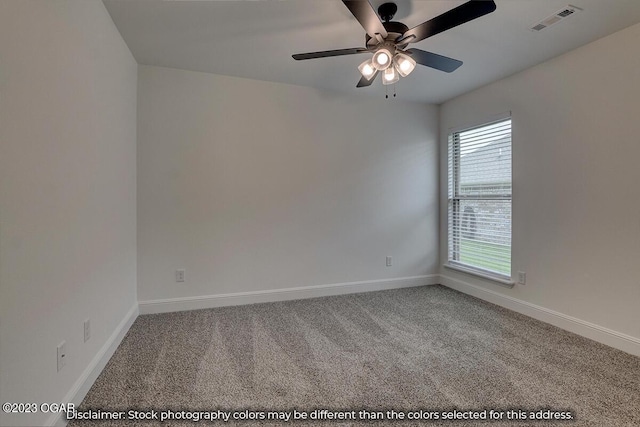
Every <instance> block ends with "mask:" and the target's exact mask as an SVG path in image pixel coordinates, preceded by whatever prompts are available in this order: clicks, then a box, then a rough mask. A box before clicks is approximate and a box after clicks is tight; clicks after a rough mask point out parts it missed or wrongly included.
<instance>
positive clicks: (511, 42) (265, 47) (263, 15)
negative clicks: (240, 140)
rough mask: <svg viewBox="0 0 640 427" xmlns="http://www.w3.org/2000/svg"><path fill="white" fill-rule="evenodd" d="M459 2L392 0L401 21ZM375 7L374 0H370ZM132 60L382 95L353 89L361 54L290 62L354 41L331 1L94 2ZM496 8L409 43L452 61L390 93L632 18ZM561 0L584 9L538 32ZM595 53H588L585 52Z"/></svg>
mask: <svg viewBox="0 0 640 427" xmlns="http://www.w3.org/2000/svg"><path fill="white" fill-rule="evenodd" d="M464 2H465V1H459V0H446V1H441V0H438V1H437V0H422V1H418V0H413V1H411V0H396V3H397V4H398V8H399V11H398V13H397V15H396V17H395V19H394V20H399V21H402V22H404V23H405V24H407V25H408V26H409V27H410V28H411V27H413V26H415V25H418V24H420V23H422V22H424V21H426V20H428V19H431V18H433V17H435V16H437V15H439V14H441V13H443V12H445V11H447V10H449V9H451V8H453V7H456V6H458V5H460V4H462V3H464ZM371 3H372V4H373V5H374V7H376V9H377V6H378V5H379V4H381V3H384V1H383V0H372V1H371ZM104 4H105V6H106V7H107V9H108V11H109V13H110V14H111V16H112V18H113V20H114V22H115V24H116V26H117V27H118V29H119V31H120V33H121V34H122V36H123V38H124V40H125V41H126V43H127V45H128V46H129V48H130V49H131V51H132V53H133V55H134V56H135V58H136V60H137V61H138V62H139V63H140V64H147V65H157V66H162V67H171V68H179V69H184V70H192V71H204V72H209V73H215V74H223V75H229V76H237V77H246V78H250V79H257V80H266V81H273V82H281V83H289V84H295V85H302V86H310V87H316V88H321V89H330V90H337V91H342V92H344V93H352V94H363V95H377V96H384V95H383V94H384V87H383V86H382V83H381V82H380V81H379V80H377V81H376V82H374V84H373V85H372V86H371V87H368V88H360V89H356V87H355V85H356V83H357V82H358V80H359V78H360V74H359V72H358V70H357V66H358V65H359V64H360V63H361V62H362V61H364V60H365V59H366V55H367V54H362V55H353V56H341V57H333V58H322V59H312V60H307V61H295V60H293V59H292V58H291V55H292V54H294V53H304V52H313V51H319V50H330V49H341V48H349V47H360V46H363V45H364V34H365V33H364V30H363V29H362V27H360V25H359V24H358V22H357V21H356V20H355V18H353V16H352V15H351V14H350V12H349V11H348V10H347V8H346V7H345V6H344V5H343V4H342V2H341V1H340V0H262V1H247V0H243V1H241V0H238V1H208V0H204V1H203V0H199V1H188V0H104ZM496 4H497V10H496V11H495V12H494V13H491V14H489V15H486V16H484V17H482V18H479V19H477V20H475V21H472V22H469V23H467V24H464V25H462V26H459V27H456V28H453V29H451V30H449V31H446V32H444V33H441V34H438V35H436V36H434V37H432V38H429V39H426V40H423V41H421V42H419V43H416V44H413V45H411V46H413V47H417V48H420V49H423V50H428V51H431V52H435V53H439V54H441V55H446V56H449V57H452V58H456V59H459V60H461V61H463V62H464V65H463V66H462V67H460V68H459V69H458V70H456V71H455V72H453V73H451V74H447V73H443V72H440V71H436V70H433V69H429V68H426V67H420V66H419V67H417V69H416V71H414V72H413V73H412V74H411V75H410V76H409V77H407V78H403V79H401V80H400V82H399V83H398V84H397V91H398V97H400V98H402V99H407V100H415V101H421V102H428V103H436V104H438V103H441V102H443V101H446V100H448V99H451V98H453V97H455V96H457V95H460V94H462V93H465V92H467V91H469V90H472V89H474V88H477V87H479V86H482V85H484V84H487V83H490V82H493V81H495V80H498V79H500V78H502V77H505V76H508V75H510V74H513V73H515V72H518V71H520V70H523V69H526V68H528V67H530V66H532V65H535V64H538V63H540V62H543V61H545V60H547V59H550V58H552V57H554V56H557V55H559V54H562V53H564V52H567V51H569V50H572V49H575V48H576V47H578V46H581V45H584V44H587V43H589V42H591V41H593V40H596V39H598V38H600V37H603V36H606V35H608V34H611V33H614V32H616V31H618V30H621V29H623V28H625V27H628V26H630V25H632V24H635V23H637V22H640V1H638V0H496ZM567 4H572V5H574V6H578V7H580V8H582V9H584V11H583V12H580V13H578V14H576V15H574V16H571V17H569V18H567V19H565V20H563V21H562V22H560V23H558V24H556V25H554V26H551V27H549V28H547V29H545V30H543V31H541V32H539V33H537V32H533V31H531V30H530V29H529V28H530V27H531V26H532V25H534V24H535V23H537V22H538V21H540V20H542V19H544V18H546V17H547V16H549V15H551V14H553V13H554V12H556V11H558V10H559V9H561V8H563V7H564V6H566V5H567ZM594 61H597V58H594Z"/></svg>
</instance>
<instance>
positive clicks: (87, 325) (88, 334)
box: [84, 319, 91, 342]
mask: <svg viewBox="0 0 640 427" xmlns="http://www.w3.org/2000/svg"><path fill="white" fill-rule="evenodd" d="M89 338H91V319H87V320H85V321H84V342H87V341H89Z"/></svg>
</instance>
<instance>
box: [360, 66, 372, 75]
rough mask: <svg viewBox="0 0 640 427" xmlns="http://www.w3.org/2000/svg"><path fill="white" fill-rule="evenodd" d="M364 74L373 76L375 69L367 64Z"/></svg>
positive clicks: (363, 70) (363, 69)
mask: <svg viewBox="0 0 640 427" xmlns="http://www.w3.org/2000/svg"><path fill="white" fill-rule="evenodd" d="M362 74H364V75H365V76H370V75H371V74H373V67H372V66H371V65H369V64H365V66H364V67H363V68H362Z"/></svg>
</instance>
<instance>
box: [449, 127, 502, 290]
mask: <svg viewBox="0 0 640 427" xmlns="http://www.w3.org/2000/svg"><path fill="white" fill-rule="evenodd" d="M448 246H449V263H450V264H452V265H459V266H462V267H468V268H472V269H477V270H480V271H481V272H488V273H490V274H492V275H497V276H500V277H511V119H507V120H501V121H499V122H494V123H490V124H487V125H483V126H479V127H476V128H473V129H468V130H464V131H461V132H454V133H452V134H450V135H449V224H448Z"/></svg>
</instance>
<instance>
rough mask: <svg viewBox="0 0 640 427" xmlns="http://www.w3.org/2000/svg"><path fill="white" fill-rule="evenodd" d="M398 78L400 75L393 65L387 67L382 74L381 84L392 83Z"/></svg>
mask: <svg viewBox="0 0 640 427" xmlns="http://www.w3.org/2000/svg"><path fill="white" fill-rule="evenodd" d="M398 80H400V75H399V74H398V72H397V71H396V69H395V67H389V68H387V69H386V70H384V74H383V75H382V84H384V85H392V84H394V83H395V82H397V81H398Z"/></svg>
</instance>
